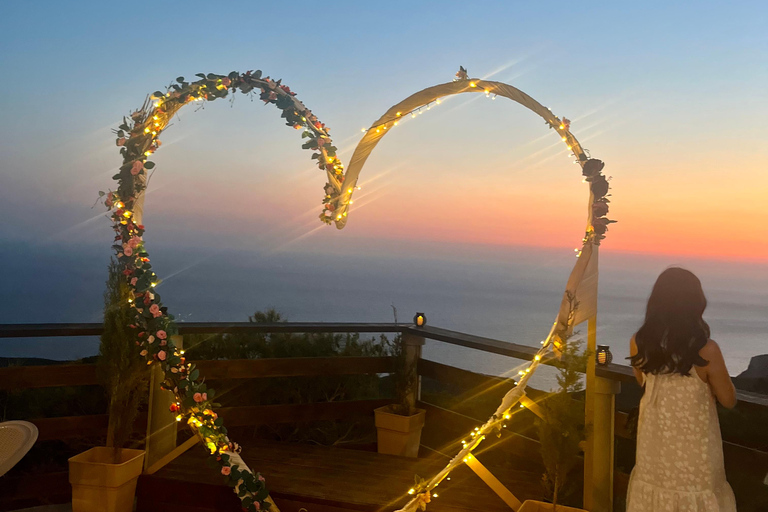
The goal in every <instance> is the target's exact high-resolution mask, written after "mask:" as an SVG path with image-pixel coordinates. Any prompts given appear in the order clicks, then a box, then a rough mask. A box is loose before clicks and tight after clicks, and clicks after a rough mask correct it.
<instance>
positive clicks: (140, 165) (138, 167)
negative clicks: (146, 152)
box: [131, 160, 144, 176]
mask: <svg viewBox="0 0 768 512" xmlns="http://www.w3.org/2000/svg"><path fill="white" fill-rule="evenodd" d="M143 168H144V162H142V161H141V160H136V161H135V162H133V167H131V174H133V175H134V176H136V175H137V174H139V173H140V172H141V170H142V169H143Z"/></svg>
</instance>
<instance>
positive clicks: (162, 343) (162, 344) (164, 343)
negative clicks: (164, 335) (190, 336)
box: [160, 340, 168, 347]
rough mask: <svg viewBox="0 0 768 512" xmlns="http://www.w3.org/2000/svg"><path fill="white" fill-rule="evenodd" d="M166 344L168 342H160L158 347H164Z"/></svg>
mask: <svg viewBox="0 0 768 512" xmlns="http://www.w3.org/2000/svg"><path fill="white" fill-rule="evenodd" d="M167 344H168V340H160V346H161V347H164V346H166V345H167Z"/></svg>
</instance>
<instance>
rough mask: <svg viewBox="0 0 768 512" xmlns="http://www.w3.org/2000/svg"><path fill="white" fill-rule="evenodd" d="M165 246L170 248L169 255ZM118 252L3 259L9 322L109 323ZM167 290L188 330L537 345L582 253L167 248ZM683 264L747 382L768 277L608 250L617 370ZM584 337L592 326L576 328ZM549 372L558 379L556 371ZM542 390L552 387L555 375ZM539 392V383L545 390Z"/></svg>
mask: <svg viewBox="0 0 768 512" xmlns="http://www.w3.org/2000/svg"><path fill="white" fill-rule="evenodd" d="M158 245H162V244H161V243H158ZM109 257H110V254H109V248H108V247H106V248H105V247H103V246H99V245H73V246H67V245H63V246H56V247H51V246H49V245H48V246H45V245H43V246H41V245H34V244H28V243H23V242H18V243H4V244H3V245H2V247H0V269H2V274H3V275H2V282H1V283H0V323H38V322H39V323H54V322H99V321H101V315H102V308H103V298H102V296H103V291H104V282H105V279H106V268H107V263H108V261H109ZM152 262H153V264H154V269H155V271H156V272H157V273H158V275H159V276H160V277H161V278H162V279H163V282H162V283H161V284H160V285H159V286H158V287H157V292H158V293H159V294H161V296H162V299H163V302H164V303H165V304H166V305H167V306H168V308H169V311H170V312H171V313H172V314H174V316H175V317H176V319H177V320H178V321H179V322H193V321H194V322H205V321H209V322H223V321H247V319H248V317H249V315H252V314H253V313H254V312H256V311H263V310H265V309H268V308H274V309H276V310H277V311H279V312H280V313H281V314H282V315H283V316H284V317H285V318H286V319H288V320H289V321H300V322H389V321H393V320H394V319H395V315H396V317H397V320H398V321H400V322H405V321H409V320H410V319H411V318H412V317H413V315H414V314H415V313H416V312H423V313H425V314H426V316H427V322H428V324H429V325H433V326H437V327H442V328H446V329H452V330H456V331H460V332H464V333H470V334H475V335H479V336H486V337H491V338H496V339H500V340H506V341H511V342H515V343H521V344H526V345H531V346H538V344H539V342H540V341H541V339H543V337H544V336H546V334H547V332H548V331H549V327H550V326H551V324H552V322H553V321H554V319H555V315H556V313H557V308H558V306H559V303H560V300H561V297H562V293H563V290H564V286H565V282H566V279H567V277H568V274H569V272H570V270H571V268H572V266H573V264H574V263H575V258H574V255H573V252H572V249H570V250H569V249H564V248H550V249H541V248H526V247H500V246H479V245H469V244H467V245H462V244H449V243H444V242H429V241H423V240H419V239H414V240H397V241H393V240H390V241H386V240H376V239H373V238H372V239H369V240H364V241H362V242H360V241H359V240H358V241H357V242H356V243H355V244H354V245H349V246H344V245H339V244H336V243H334V244H333V245H332V246H331V245H330V244H325V245H324V244H322V243H316V242H314V241H312V240H311V239H310V240H305V241H302V242H300V243H298V244H293V245H291V246H288V247H283V248H271V249H268V250H265V249H263V248H258V247H238V248H226V249H222V248H221V247H218V248H212V249H201V248H200V247H188V248H181V247H178V245H175V246H173V247H162V250H158V251H157V252H156V254H155V255H153V256H152ZM670 265H680V266H684V267H686V268H688V269H690V270H692V271H694V272H695V273H696V274H697V275H698V276H699V277H700V279H701V280H702V283H703V286H704V290H705V293H706V294H707V297H708V301H709V306H708V308H707V310H706V312H705V320H706V321H707V322H708V323H709V325H710V326H711V329H712V337H713V338H714V339H715V340H717V341H718V342H719V343H720V345H721V348H722V350H723V353H724V355H725V359H726V363H727V365H728V369H729V371H730V373H731V374H732V375H737V374H738V373H740V372H742V371H743V370H745V369H746V368H747V365H748V364H749V361H750V358H751V357H752V356H754V355H757V354H765V353H768V286H766V285H768V265H766V264H760V263H744V262H728V261H712V260H698V259H695V258H684V257H680V256H675V257H673V256H663V255H643V254H628V253H619V252H615V251H611V250H610V249H601V253H600V278H599V279H600V280H599V283H600V285H599V304H598V330H597V336H598V343H599V344H604V345H609V346H610V349H611V352H612V353H613V355H614V362H623V361H624V360H625V358H626V357H627V355H628V342H629V339H630V337H631V336H632V334H633V333H634V332H635V331H636V330H637V328H638V327H639V326H640V325H641V323H642V319H643V315H644V310H645V303H646V301H647V298H648V295H649V293H650V290H651V288H652V286H653V282H654V280H655V278H656V276H657V275H658V274H659V273H660V272H661V271H662V270H664V268H666V267H668V266H670ZM577 331H581V333H582V334H583V336H584V337H586V324H584V325H583V326H581V327H579V328H577ZM97 351H98V339H97V338H93V337H88V338H49V339H38V338H32V339H0V357H10V358H46V359H55V360H77V359H79V358H82V357H86V356H90V355H94V354H96V353H97ZM424 357H425V358H428V359H432V360H434V361H438V362H442V363H446V364H451V365H454V366H457V367H460V368H464V369H467V370H471V371H478V372H482V373H486V374H492V375H509V374H511V373H516V371H517V369H518V368H519V367H520V366H521V365H522V364H523V362H521V361H519V360H516V359H512V358H509V357H506V356H500V355H495V354H489V353H484V352H480V351H477V350H472V349H467V348H464V347H459V346H454V345H449V344H446V343H443V342H439V341H432V340H428V341H427V344H426V346H425V347H424ZM548 372H549V373H548ZM541 373H542V376H541V377H540V379H541V383H540V385H541V386H542V387H545V388H546V387H551V386H550V385H549V384H551V383H552V380H553V379H552V373H551V371H550V369H545V370H544V371H543V372H541ZM533 384H534V385H535V384H536V379H534V382H533Z"/></svg>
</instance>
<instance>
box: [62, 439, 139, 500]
mask: <svg viewBox="0 0 768 512" xmlns="http://www.w3.org/2000/svg"><path fill="white" fill-rule="evenodd" d="M113 453H114V450H113V449H112V448H107V447H104V446H97V447H95V448H91V449H90V450H88V451H85V452H83V453H80V454H78V455H75V456H74V457H72V458H71V459H69V483H70V484H72V512H131V511H132V510H133V501H134V495H135V494H136V481H137V480H138V478H139V475H140V474H141V471H142V469H143V465H144V451H143V450H129V449H128V448H123V449H122V450H121V451H120V459H119V460H118V462H117V464H114V463H113V458H112V455H113Z"/></svg>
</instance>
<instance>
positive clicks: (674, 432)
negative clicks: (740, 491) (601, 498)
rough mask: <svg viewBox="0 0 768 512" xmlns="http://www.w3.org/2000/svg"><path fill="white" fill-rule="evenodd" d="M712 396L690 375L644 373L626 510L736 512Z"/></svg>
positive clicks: (706, 387) (701, 383)
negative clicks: (643, 385) (643, 392)
mask: <svg viewBox="0 0 768 512" xmlns="http://www.w3.org/2000/svg"><path fill="white" fill-rule="evenodd" d="M735 511H736V500H735V498H734V496H733V490H732V489H731V486H730V485H728V482H727V481H726V479H725V468H724V465H723V440H722V437H721V436H720V423H719V421H718V418H717V409H716V408H715V400H714V397H713V396H712V392H711V391H710V389H709V386H708V385H707V384H706V383H705V382H704V381H702V380H701V378H699V376H698V375H697V374H696V371H695V370H693V369H692V370H691V375H690V376H685V375H680V374H678V373H675V374H660V375H653V374H645V394H644V395H643V398H642V400H640V417H639V421H638V433H637V462H636V463H635V467H634V469H633V470H632V474H631V476H630V478H629V489H628V491H627V512H735Z"/></svg>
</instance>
